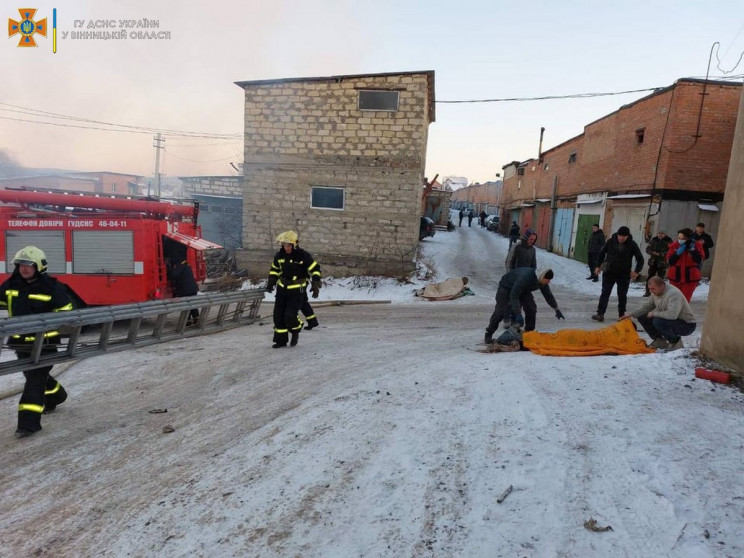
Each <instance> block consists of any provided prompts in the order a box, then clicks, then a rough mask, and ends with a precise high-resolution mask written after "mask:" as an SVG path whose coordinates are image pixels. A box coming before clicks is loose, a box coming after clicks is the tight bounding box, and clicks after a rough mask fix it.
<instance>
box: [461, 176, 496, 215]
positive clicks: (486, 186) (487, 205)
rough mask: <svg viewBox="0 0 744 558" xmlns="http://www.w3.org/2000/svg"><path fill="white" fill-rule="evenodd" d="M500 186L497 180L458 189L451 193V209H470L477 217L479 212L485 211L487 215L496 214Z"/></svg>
mask: <svg viewBox="0 0 744 558" xmlns="http://www.w3.org/2000/svg"><path fill="white" fill-rule="evenodd" d="M497 176H498V175H497ZM502 186H503V183H502V182H501V180H497V181H495V182H484V183H483V184H478V183H477V184H469V185H467V186H465V187H464V188H459V189H458V190H455V191H454V192H452V207H454V208H455V209H472V210H473V212H474V213H475V214H476V215H479V214H480V212H481V211H485V212H486V213H487V214H488V215H495V214H498V212H499V199H500V198H501V188H502Z"/></svg>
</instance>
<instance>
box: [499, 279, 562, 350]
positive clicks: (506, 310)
mask: <svg viewBox="0 0 744 558" xmlns="http://www.w3.org/2000/svg"><path fill="white" fill-rule="evenodd" d="M551 279H553V270H552V269H545V270H543V271H541V272H540V274H539V275H538V274H537V273H536V272H535V270H534V269H533V268H531V267H518V268H516V269H512V270H511V271H509V272H508V273H506V274H504V276H503V277H501V280H500V281H499V288H498V290H497V291H496V308H494V311H493V314H491V319H490V320H489V322H488V327H486V336H485V341H486V343H493V334H494V333H495V332H496V330H497V329H498V327H499V322H501V320H503V319H504V318H510V320H511V322H512V323H513V324H514V325H515V326H524V329H525V331H533V330H534V329H535V322H536V318H537V304H535V297H534V296H532V291H536V290H537V289H540V292H541V293H542V294H543V296H544V297H545V301H546V302H547V303H548V305H550V307H551V308H552V309H553V310H555V317H556V318H558V319H559V320H563V319H565V318H564V317H563V313H562V312H561V311H560V310H559V309H558V303H557V302H556V301H555V297H554V296H553V293H552V292H551V291H550V286H549V285H550V281H551ZM523 308H524V316H525V317H524V318H522V309H523Z"/></svg>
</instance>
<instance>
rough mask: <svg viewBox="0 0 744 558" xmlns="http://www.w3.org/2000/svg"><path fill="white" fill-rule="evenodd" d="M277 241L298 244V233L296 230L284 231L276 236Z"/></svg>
mask: <svg viewBox="0 0 744 558" xmlns="http://www.w3.org/2000/svg"><path fill="white" fill-rule="evenodd" d="M276 241H277V242H281V243H282V244H291V245H293V246H297V241H298V238H297V233H296V232H294V231H284V232H283V233H282V234H280V235H279V236H277V237H276Z"/></svg>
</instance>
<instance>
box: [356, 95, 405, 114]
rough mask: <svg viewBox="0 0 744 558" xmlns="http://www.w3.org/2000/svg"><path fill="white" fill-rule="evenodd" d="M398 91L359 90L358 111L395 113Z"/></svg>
mask: <svg viewBox="0 0 744 558" xmlns="http://www.w3.org/2000/svg"><path fill="white" fill-rule="evenodd" d="M399 100H400V91H379V90H360V91H359V110H388V111H397V110H398V102H399Z"/></svg>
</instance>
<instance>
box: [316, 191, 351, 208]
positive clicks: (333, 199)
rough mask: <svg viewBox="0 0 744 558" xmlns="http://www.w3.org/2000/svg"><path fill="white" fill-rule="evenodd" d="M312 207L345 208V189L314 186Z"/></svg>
mask: <svg viewBox="0 0 744 558" xmlns="http://www.w3.org/2000/svg"><path fill="white" fill-rule="evenodd" d="M310 206H311V207H313V208H315V209H343V208H344V189H343V188H332V187H329V186H313V192H312V201H311V204H310Z"/></svg>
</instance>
